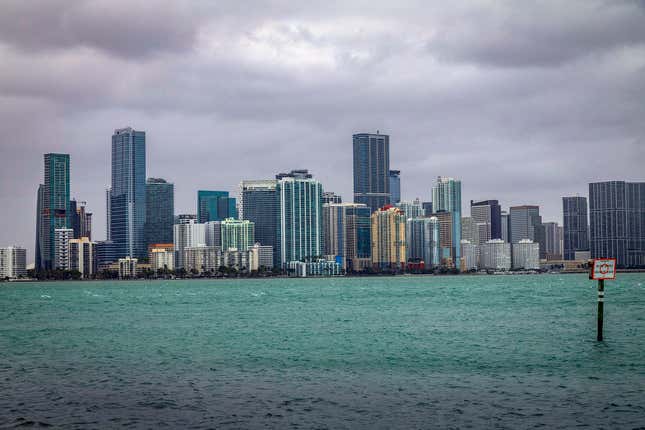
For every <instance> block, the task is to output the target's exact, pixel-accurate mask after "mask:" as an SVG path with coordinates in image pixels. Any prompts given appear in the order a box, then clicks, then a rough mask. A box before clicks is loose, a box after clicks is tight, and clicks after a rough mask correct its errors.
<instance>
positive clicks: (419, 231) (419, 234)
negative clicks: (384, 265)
mask: <svg viewBox="0 0 645 430" xmlns="http://www.w3.org/2000/svg"><path fill="white" fill-rule="evenodd" d="M405 235H406V236H405V237H406V238H405V247H406V253H407V258H406V260H407V261H423V262H424V263H425V266H426V267H436V266H438V265H439V263H440V261H441V260H440V250H439V220H438V219H437V217H429V218H426V217H421V216H420V217H418V218H408V219H407V221H406V228H405Z"/></svg>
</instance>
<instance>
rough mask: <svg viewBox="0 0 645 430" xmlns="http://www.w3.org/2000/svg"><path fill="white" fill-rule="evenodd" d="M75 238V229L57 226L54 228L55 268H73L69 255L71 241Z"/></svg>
mask: <svg viewBox="0 0 645 430" xmlns="http://www.w3.org/2000/svg"><path fill="white" fill-rule="evenodd" d="M72 239H74V230H73V229H71V228H57V229H56V230H54V269H59V270H72V264H71V260H70V256H69V241H70V240H72Z"/></svg>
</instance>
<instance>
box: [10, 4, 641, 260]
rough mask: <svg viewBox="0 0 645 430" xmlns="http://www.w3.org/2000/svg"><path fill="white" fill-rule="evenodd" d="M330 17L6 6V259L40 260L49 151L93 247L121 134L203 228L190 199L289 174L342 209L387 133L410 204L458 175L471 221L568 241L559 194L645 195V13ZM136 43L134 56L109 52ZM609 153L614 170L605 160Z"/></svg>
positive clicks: (507, 9) (604, 8)
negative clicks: (594, 189)
mask: <svg viewBox="0 0 645 430" xmlns="http://www.w3.org/2000/svg"><path fill="white" fill-rule="evenodd" d="M336 6H337V8H334V9H332V8H330V7H329V6H321V5H319V6H311V7H304V6H303V5H297V4H292V5H289V4H285V5H283V6H282V7H280V8H278V9H277V10H274V9H272V8H268V7H266V6H258V7H257V8H253V10H254V11H253V14H251V16H249V14H248V13H246V11H241V10H239V9H238V8H235V7H232V6H226V5H223V6H222V10H224V11H226V13H224V14H220V13H219V10H218V11H215V10H214V8H211V7H210V6H208V5H202V6H200V7H194V8H189V7H186V5H182V4H181V3H179V2H177V3H176V4H173V5H171V6H167V7H164V8H159V7H157V5H155V4H154V2H151V3H146V4H139V5H135V6H133V5H131V4H128V7H127V8H126V3H120V2H118V1H115V2H111V3H110V8H109V9H110V13H108V14H106V13H105V10H104V9H102V8H101V7H99V6H97V5H92V4H86V5H85V6H84V7H75V6H67V7H64V6H61V5H60V4H58V3H56V2H51V3H47V4H44V5H36V4H30V3H28V2H27V3H25V2H16V3H12V2H7V3H6V4H4V5H3V14H2V17H0V20H2V23H3V25H2V26H0V50H1V52H2V54H3V59H4V60H5V62H4V65H5V72H6V73H4V74H3V75H2V76H0V94H1V95H2V96H3V100H4V101H5V102H4V103H3V104H2V106H3V107H2V108H1V109H0V123H2V124H3V127H4V131H5V135H6V136H11V138H7V139H5V140H4V141H3V143H2V144H0V145H1V146H0V149H1V151H2V154H1V155H2V156H1V157H0V205H2V207H3V208H6V210H5V211H4V212H3V218H2V219H3V221H5V222H7V223H9V224H11V225H12V227H13V228H11V229H3V231H2V232H0V243H2V244H5V245H9V244H16V245H20V246H23V247H25V248H27V249H29V250H31V249H33V246H34V228H33V225H32V224H33V223H32V221H31V220H34V219H35V213H36V203H35V199H34V198H33V196H34V195H35V194H36V192H37V186H38V184H39V183H41V182H42V172H41V169H42V168H41V157H42V154H43V153H49V152H53V153H67V154H70V156H71V169H70V174H71V195H70V197H72V198H76V199H78V200H79V201H86V202H87V208H88V210H89V211H90V212H92V213H93V215H94V216H93V226H92V227H93V239H94V240H101V239H104V232H105V205H104V193H103V190H104V188H105V187H107V186H108V185H109V183H110V179H109V178H110V173H109V161H108V160H109V153H110V148H109V135H110V134H111V133H112V132H113V130H114V129H115V128H118V127H125V126H132V127H134V128H135V129H137V130H145V131H146V133H147V136H146V142H147V154H146V157H147V165H148V172H147V177H160V178H164V179H166V180H167V181H168V182H171V183H174V184H175V195H176V201H175V213H192V212H194V207H195V201H194V194H195V192H196V191H197V190H200V189H203V190H210V189H213V190H223V191H228V192H229V193H232V195H234V196H236V191H237V186H238V184H239V182H240V181H241V180H254V179H263V178H271V177H273V175H274V174H275V172H276V171H287V170H289V169H293V168H306V169H309V171H310V172H312V173H313V174H314V175H315V177H316V178H317V179H318V180H319V181H320V182H321V183H323V184H324V186H325V189H327V190H333V191H334V192H336V193H337V194H339V195H342V197H343V201H346V202H350V201H351V200H352V198H351V196H352V194H353V189H352V168H351V167H352V154H351V150H350V148H351V143H350V139H351V135H352V134H354V133H362V132H367V133H374V132H376V131H377V130H380V132H381V133H385V134H388V135H389V136H390V168H391V169H396V170H400V171H401V191H402V200H412V199H414V198H416V197H420V198H421V200H422V201H428V200H430V198H429V195H430V189H431V186H432V184H433V182H434V178H436V177H437V176H440V175H441V176H450V177H455V178H459V179H460V180H461V181H462V184H463V185H462V194H463V195H462V213H463V214H468V208H467V207H465V205H466V202H468V201H470V200H476V201H480V200H488V199H496V200H499V203H500V205H501V206H502V207H503V208H504V209H507V208H508V207H510V206H514V205H533V204H535V205H539V206H540V214H541V215H542V217H543V221H556V222H559V223H560V224H561V225H562V217H561V197H562V196H574V195H576V194H579V195H580V196H586V195H587V188H588V183H590V182H598V181H605V180H625V181H641V180H642V179H643V178H642V173H641V171H642V164H643V160H645V148H644V147H645V144H644V142H643V136H644V135H645V130H644V126H643V122H642V118H643V116H645V106H643V103H642V100H643V97H645V94H644V91H645V90H644V88H645V87H643V86H642V85H641V83H642V80H643V77H642V76H643V74H642V68H643V67H645V60H644V58H645V55H643V51H644V48H643V42H644V41H645V30H643V26H642V25H641V24H642V21H643V17H644V16H645V11H644V8H643V7H642V6H641V5H640V4H639V3H636V2H634V3H629V2H625V3H622V2H621V3H602V2H599V3H588V2H580V3H576V4H573V5H570V7H568V8H567V9H564V8H562V7H559V6H558V5H554V4H550V5H544V4H543V5H540V6H538V5H534V4H532V5H514V4H504V5H497V6H496V7H494V8H493V7H486V6H483V5H482V6H476V5H469V4H464V5H462V6H460V7H457V8H454V9H447V8H446V9H445V8H444V7H442V5H440V4H435V5H428V4H425V3H424V4H423V7H419V4H414V3H412V4H411V6H414V7H413V9H414V10H415V11H416V12H417V13H411V12H406V11H405V9H406V8H400V9H401V10H393V9H392V8H390V7H388V6H386V5H379V4H378V3H377V2H375V3H374V4H373V5H372V6H371V7H370V10H366V9H365V8H364V7H361V6H360V5H357V4H352V3H350V2H347V3H346V4H343V5H336ZM125 11H127V12H128V13H125ZM137 15H139V16H141V15H145V16H147V17H149V21H147V24H146V26H143V27H142V26H140V25H135V21H136V16H137ZM555 16H557V17H558V19H557V20H556V19H551V18H553V17H555ZM508 17H513V19H508ZM455 21H457V22H461V23H462V24H463V26H462V27H463V28H464V29H465V30H464V31H463V32H454V31H451V28H452V27H451V25H450V23H451V22H455ZM16 23H23V24H24V25H23V26H20V27H17V26H16ZM527 23H530V24H531V25H526V24H527ZM80 24H83V25H80ZM25 28H38V29H39V31H38V32H37V33H34V32H33V31H28V32H25V31H24V29H25ZM125 28H127V29H128V30H129V31H128V35H129V37H128V38H127V41H124V40H125V39H122V38H120V37H116V35H117V34H125V33H124V32H123V31H122V30H123V29H125ZM107 29H109V31H108V30H107ZM471 29H477V32H476V33H475V32H473V31H472V30H471ZM403 30H405V31H403ZM159 34H164V36H165V38H164V39H163V40H164V42H163V43H161V42H160V38H159V37H158V35H159ZM224 59H226V60H224ZM26 70H29V73H25V71H26ZM410 70H415V72H414V73H410ZM117 71H118V73H117ZM428 76H431V77H432V78H431V79H428ZM97 82H100V85H97ZM616 82H620V85H619V86H616V85H615V83H616ZM159 88H164V91H163V92H160V91H159V90H158V89H159ZM356 100H361V102H360V103H356V102H355V101H356ZM53 137H55V138H53ZM608 147H611V151H612V157H611V159H610V160H607V159H606V158H604V159H601V158H599V157H597V156H596V155H595V154H599V153H602V151H603V150H604V149H606V148H608ZM491 171H493V172H494V173H493V174H491V173H490V172H491ZM527 197H530V198H527ZM28 255H29V259H30V260H31V259H32V258H33V253H32V252H29V253H28Z"/></svg>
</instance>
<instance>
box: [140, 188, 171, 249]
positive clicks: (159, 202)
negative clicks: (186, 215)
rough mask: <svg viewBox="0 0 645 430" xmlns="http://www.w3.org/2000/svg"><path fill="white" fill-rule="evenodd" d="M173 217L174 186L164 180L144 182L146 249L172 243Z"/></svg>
mask: <svg viewBox="0 0 645 430" xmlns="http://www.w3.org/2000/svg"><path fill="white" fill-rule="evenodd" d="M174 217H175V185H174V184H171V183H169V182H166V180H165V179H160V178H148V180H147V181H146V224H145V227H144V231H145V240H146V249H147V248H148V247H149V246H150V245H153V244H159V243H172V240H173V231H172V226H173V223H174Z"/></svg>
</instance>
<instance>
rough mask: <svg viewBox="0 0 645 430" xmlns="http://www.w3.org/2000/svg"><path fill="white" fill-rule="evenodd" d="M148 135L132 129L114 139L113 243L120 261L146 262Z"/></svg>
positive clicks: (111, 208) (111, 216)
mask: <svg viewBox="0 0 645 430" xmlns="http://www.w3.org/2000/svg"><path fill="white" fill-rule="evenodd" d="M145 222H146V133H145V131H136V130H133V129H132V128H131V127H126V128H122V129H117V130H115V131H114V134H113V135H112V188H111V191H110V239H111V240H112V242H114V247H115V252H116V256H117V257H137V258H145V257H146V256H147V249H146V243H145V232H144V227H145Z"/></svg>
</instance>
